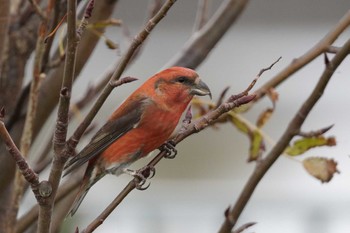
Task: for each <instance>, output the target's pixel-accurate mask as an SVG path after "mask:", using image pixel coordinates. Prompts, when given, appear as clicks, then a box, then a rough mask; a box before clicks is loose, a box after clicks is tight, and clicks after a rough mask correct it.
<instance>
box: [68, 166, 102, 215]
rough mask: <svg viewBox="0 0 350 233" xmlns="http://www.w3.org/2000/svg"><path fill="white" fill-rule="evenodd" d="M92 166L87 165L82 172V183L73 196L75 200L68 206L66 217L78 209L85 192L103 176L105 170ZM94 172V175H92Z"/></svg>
mask: <svg viewBox="0 0 350 233" xmlns="http://www.w3.org/2000/svg"><path fill="white" fill-rule="evenodd" d="M93 170H94V167H92V166H90V164H89V166H88V168H87V169H86V172H85V174H84V178H83V180H82V184H81V185H80V188H79V191H78V193H77V196H76V197H75V200H74V202H73V204H72V207H71V208H70V210H69V212H68V214H67V217H68V216H69V217H72V216H73V215H74V214H75V212H76V211H77V210H78V208H79V206H80V204H81V202H82V201H83V200H84V198H85V196H86V194H87V192H88V191H89V190H90V188H91V187H92V186H93V185H94V184H95V183H96V182H97V181H98V180H100V179H101V178H102V177H103V176H105V174H106V173H105V172H101V171H97V172H96V171H93ZM93 174H95V175H93Z"/></svg>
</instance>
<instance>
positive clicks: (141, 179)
mask: <svg viewBox="0 0 350 233" xmlns="http://www.w3.org/2000/svg"><path fill="white" fill-rule="evenodd" d="M123 172H124V173H126V174H129V175H131V176H133V177H134V178H135V179H134V180H135V183H136V189H138V190H146V189H148V187H149V186H150V185H151V183H148V184H147V185H145V184H146V182H147V179H151V178H152V177H153V176H154V175H155V174H156V169H155V168H154V167H151V166H145V167H143V168H141V169H139V170H131V169H128V168H125V169H123Z"/></svg>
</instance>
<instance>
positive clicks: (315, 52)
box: [255, 10, 350, 101]
mask: <svg viewBox="0 0 350 233" xmlns="http://www.w3.org/2000/svg"><path fill="white" fill-rule="evenodd" d="M349 25H350V10H349V11H348V12H347V13H346V14H345V15H344V16H343V17H342V18H341V19H340V21H339V22H338V23H337V24H336V25H335V26H334V27H333V28H332V29H331V30H330V31H329V32H328V33H327V35H325V37H323V38H322V39H321V40H320V41H319V42H318V43H317V44H316V45H315V46H314V47H312V48H311V49H310V50H309V51H307V52H306V53H305V54H303V55H302V56H300V57H299V58H296V59H294V60H293V61H292V62H291V63H290V64H289V65H288V66H287V67H286V68H284V69H283V70H282V71H281V72H279V73H278V74H277V75H276V76H275V77H274V78H272V79H271V80H270V81H268V82H267V83H265V84H264V85H263V86H262V87H260V88H259V89H258V90H257V91H256V92H255V94H256V95H257V98H256V99H255V101H257V100H259V99H260V98H262V97H263V96H265V94H266V93H267V91H268V90H269V89H270V88H271V87H276V86H278V85H279V84H281V83H282V82H283V81H284V80H286V79H287V78H288V77H290V76H291V75H292V74H294V73H295V72H297V71H298V70H300V69H301V68H303V67H304V66H305V65H306V64H308V63H310V62H311V61H313V60H314V59H315V58H316V57H318V56H319V55H321V54H322V53H324V52H327V50H328V49H329V46H331V45H332V43H333V42H334V41H335V40H336V39H337V38H338V36H339V35H340V34H341V33H342V32H343V31H344V30H345V29H346V28H348V26H349Z"/></svg>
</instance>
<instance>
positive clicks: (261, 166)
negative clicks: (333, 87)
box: [219, 40, 350, 233]
mask: <svg viewBox="0 0 350 233" xmlns="http://www.w3.org/2000/svg"><path fill="white" fill-rule="evenodd" d="M349 52H350V40H348V41H347V42H346V43H345V44H344V46H343V47H342V48H341V49H340V50H339V52H338V53H337V54H336V55H335V56H334V58H333V59H332V60H331V61H330V62H329V61H328V59H326V68H325V70H324V72H323V74H322V75H321V77H320V80H319V82H318V83H317V85H316V86H315V88H314V90H313V91H312V93H311V94H310V96H309V97H308V98H307V99H306V101H305V102H304V103H303V105H302V106H301V107H300V109H299V110H298V112H297V113H296V114H295V116H294V117H293V119H292V120H291V122H290V123H289V126H288V127H287V129H286V130H285V132H284V133H283V135H282V137H281V138H280V139H279V140H278V142H277V143H276V145H275V146H274V147H273V148H272V149H271V151H270V152H269V153H268V155H267V156H266V157H265V158H264V159H262V160H260V162H259V163H258V164H257V166H256V168H255V169H254V171H253V173H252V175H251V176H250V178H249V179H248V181H247V183H246V185H245V187H244V188H243V190H242V192H241V194H240V196H239V197H238V199H237V201H236V203H235V205H234V206H233V208H231V209H229V211H228V214H227V216H226V219H225V221H224V223H223V224H222V226H221V228H220V231H219V232H220V233H229V232H231V230H232V228H233V227H234V226H235V224H236V222H237V220H238V218H239V216H240V215H241V213H242V211H243V209H244V207H245V206H246V204H247V203H248V201H249V199H250V197H251V196H252V194H253V192H254V190H255V188H256V187H257V185H258V184H259V182H260V180H261V178H262V177H263V176H264V175H265V173H266V172H267V171H268V169H269V168H270V167H271V166H272V165H273V164H274V162H275V161H276V160H277V159H278V157H279V156H280V155H281V154H282V153H283V151H284V150H285V148H286V147H287V146H288V144H289V142H290V141H291V140H292V138H293V137H294V136H295V135H297V134H298V133H299V132H300V128H301V126H302V124H303V123H304V121H305V119H306V117H307V116H308V114H309V113H310V111H311V110H312V108H313V107H314V105H315V104H316V103H317V101H318V100H319V99H320V98H321V96H322V94H323V92H324V90H325V88H326V86H327V84H328V82H329V81H330V79H331V77H332V75H333V73H334V71H335V70H336V69H337V67H338V66H339V65H340V64H341V62H342V61H343V60H344V59H345V57H346V56H347V55H348V54H349Z"/></svg>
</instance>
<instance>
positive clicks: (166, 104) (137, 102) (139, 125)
mask: <svg viewBox="0 0 350 233" xmlns="http://www.w3.org/2000/svg"><path fill="white" fill-rule="evenodd" d="M194 95H200V96H204V95H211V93H210V90H209V88H208V86H207V85H206V84H205V83H204V82H203V81H201V80H200V78H199V77H198V74H197V73H196V72H195V71H193V70H191V69H188V68H183V67H172V68H169V69H166V70H163V71H161V72H159V73H157V74H156V75H154V76H152V77H151V78H149V79H148V80H147V81H146V82H145V83H144V84H143V85H142V86H141V87H139V88H138V89H137V90H136V91H135V92H134V93H132V94H131V95H130V96H129V97H128V98H127V99H126V100H125V101H124V102H123V103H122V105H121V106H120V107H119V108H118V109H117V110H116V111H115V112H114V113H113V114H112V115H111V116H110V118H109V119H108V121H107V123H106V124H105V125H104V126H102V128H101V129H100V130H99V131H98V132H97V133H96V135H95V136H94V137H93V138H92V139H91V142H90V143H89V144H88V145H87V146H86V147H85V148H84V149H83V150H82V151H81V152H80V153H79V154H77V155H76V156H75V157H73V158H72V159H71V160H69V161H68V163H67V165H66V167H65V168H66V169H67V170H66V173H65V174H68V173H70V172H71V171H72V170H74V169H76V168H78V167H80V166H81V165H82V164H84V163H85V162H87V161H89V163H88V166H87V168H86V171H85V174H84V178H83V181H82V184H81V187H80V190H79V192H78V194H77V197H76V199H75V201H74V203H73V206H72V208H71V210H70V212H69V215H71V216H72V215H73V214H74V213H75V212H76V210H77V209H78V207H79V205H80V203H81V202H82V200H83V198H84V197H85V195H86V194H87V192H88V191H89V189H90V188H91V186H92V185H94V184H95V183H96V182H97V181H98V180H99V179H101V178H102V177H103V176H104V175H106V174H108V173H110V174H114V175H120V174H121V173H123V171H124V169H125V168H126V167H128V166H129V165H130V164H131V163H133V162H135V161H136V160H138V159H139V158H142V157H144V156H146V155H147V154H149V153H150V152H152V151H153V150H155V149H157V148H159V147H160V146H161V145H162V144H163V143H164V142H165V141H166V140H168V139H169V137H170V135H171V134H172V132H173V131H174V130H175V127H176V126H177V124H178V122H179V119H180V117H181V115H182V113H183V112H184V110H185V109H186V107H187V105H188V104H189V102H190V101H191V99H192V97H193V96H194Z"/></svg>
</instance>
